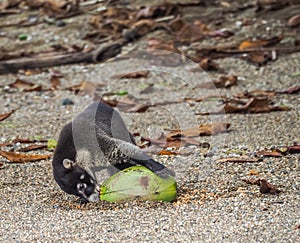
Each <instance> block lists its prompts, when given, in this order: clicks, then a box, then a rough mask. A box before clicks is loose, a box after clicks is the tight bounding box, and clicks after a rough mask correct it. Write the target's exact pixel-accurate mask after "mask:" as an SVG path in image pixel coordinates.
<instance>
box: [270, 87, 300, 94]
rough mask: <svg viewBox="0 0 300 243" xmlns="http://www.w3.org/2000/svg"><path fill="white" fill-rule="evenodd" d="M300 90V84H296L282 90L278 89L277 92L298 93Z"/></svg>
mask: <svg viewBox="0 0 300 243" xmlns="http://www.w3.org/2000/svg"><path fill="white" fill-rule="evenodd" d="M299 91H300V85H296V86H293V87H290V88H287V89H285V90H282V91H276V92H277V93H283V94H296V93H298V92H299Z"/></svg>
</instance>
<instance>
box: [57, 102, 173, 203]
mask: <svg viewBox="0 0 300 243" xmlns="http://www.w3.org/2000/svg"><path fill="white" fill-rule="evenodd" d="M137 164H139V165H143V166H145V167H147V168H149V169H150V170H152V171H153V172H155V173H156V174H158V175H159V176H161V177H167V176H170V175H172V172H170V171H169V170H168V169H167V168H166V167H164V166H163V165H162V164H160V163H158V162H156V161H155V160H153V159H152V158H150V157H149V156H148V155H146V154H145V153H144V152H143V151H141V150H140V149H139V148H138V147H137V146H136V145H135V142H134V139H133V137H132V136H131V134H130V133H129V132H128V130H127V128H126V126H125V123H124V122H123V120H122V118H121V116H120V114H119V113H118V112H117V111H116V110H115V109H113V108H111V107H110V106H108V105H106V104H104V103H102V102H95V103H93V104H91V105H90V106H88V107H87V108H86V109H85V110H84V111H83V112H82V113H80V114H79V115H78V116H77V117H76V118H75V119H74V120H73V121H72V122H70V123H68V124H67V125H65V126H64V128H63V129H62V131H61V133H60V136H59V140H58V144H57V147H56V149H55V152H54V157H53V161H52V165H53V174H54V178H55V180H56V182H57V183H58V185H59V186H60V187H61V189H62V190H64V191H65V192H66V193H69V194H74V195H77V196H79V197H80V198H82V199H83V200H86V201H96V200H98V198H99V188H98V187H99V182H100V180H101V178H100V179H99V178H97V175H96V174H97V172H98V171H101V170H102V169H105V168H106V169H109V170H110V172H111V174H112V173H115V172H116V171H118V170H121V169H124V168H127V167H130V166H133V165H137ZM102 179H103V178H102Z"/></svg>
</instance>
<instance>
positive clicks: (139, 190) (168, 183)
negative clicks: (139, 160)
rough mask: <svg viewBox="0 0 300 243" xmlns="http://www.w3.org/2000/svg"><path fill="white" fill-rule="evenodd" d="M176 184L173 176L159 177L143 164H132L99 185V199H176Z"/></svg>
mask: <svg viewBox="0 0 300 243" xmlns="http://www.w3.org/2000/svg"><path fill="white" fill-rule="evenodd" d="M176 195H177V185H176V181H175V179H174V178H173V177H171V176H170V177H167V178H161V177H159V176H158V175H156V174H155V173H153V172H152V171H151V170H149V169H147V168H146V167H144V166H132V167H129V168H126V169H125V170H122V171H119V172H118V173H116V174H114V175H112V176H111V177H110V178H108V179H107V180H106V181H105V182H104V183H103V184H102V186H101V189H100V200H104V201H108V202H119V201H128V200H133V199H142V200H161V201H167V202H172V201H174V200H175V199H176Z"/></svg>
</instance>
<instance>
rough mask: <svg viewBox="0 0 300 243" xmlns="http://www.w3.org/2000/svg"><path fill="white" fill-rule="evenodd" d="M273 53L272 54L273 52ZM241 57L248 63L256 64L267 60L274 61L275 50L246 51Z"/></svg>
mask: <svg viewBox="0 0 300 243" xmlns="http://www.w3.org/2000/svg"><path fill="white" fill-rule="evenodd" d="M273 53H274V54H273ZM242 58H243V59H245V60H247V61H248V62H250V63H253V64H256V65H258V66H260V65H265V64H267V62H269V61H274V60H276V58H277V55H276V52H275V51H273V52H271V51H257V52H250V53H247V54H246V55H245V56H242Z"/></svg>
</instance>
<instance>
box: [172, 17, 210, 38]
mask: <svg viewBox="0 0 300 243" xmlns="http://www.w3.org/2000/svg"><path fill="white" fill-rule="evenodd" d="M209 33H210V32H209V30H208V28H207V26H206V25H205V24H203V23H202V22H201V21H199V20H196V21H195V22H194V23H186V24H185V25H184V26H183V27H182V28H181V29H180V31H179V32H178V33H177V40H178V41H179V42H181V43H193V42H196V41H200V40H202V39H203V38H204V37H205V36H206V35H208V34H209Z"/></svg>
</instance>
